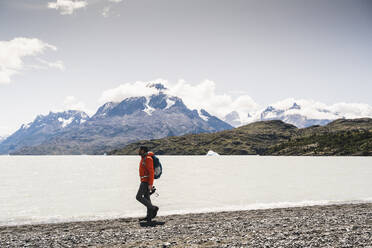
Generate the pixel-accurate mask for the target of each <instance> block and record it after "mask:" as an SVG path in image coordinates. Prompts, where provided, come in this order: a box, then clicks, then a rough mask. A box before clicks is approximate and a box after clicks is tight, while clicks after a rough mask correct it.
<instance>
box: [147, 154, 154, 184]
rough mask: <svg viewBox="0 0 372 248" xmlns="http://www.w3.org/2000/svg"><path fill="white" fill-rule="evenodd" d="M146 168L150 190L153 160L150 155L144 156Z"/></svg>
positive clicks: (152, 179) (152, 176) (152, 178)
mask: <svg viewBox="0 0 372 248" xmlns="http://www.w3.org/2000/svg"><path fill="white" fill-rule="evenodd" d="M146 169H147V171H148V172H149V191H151V190H152V185H153V183H154V161H153V160H152V158H151V157H147V158H146Z"/></svg>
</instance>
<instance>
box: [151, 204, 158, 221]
mask: <svg viewBox="0 0 372 248" xmlns="http://www.w3.org/2000/svg"><path fill="white" fill-rule="evenodd" d="M158 210H159V208H158V207H156V206H155V207H154V209H153V210H152V215H151V218H152V219H153V218H155V217H156V215H157V214H158Z"/></svg>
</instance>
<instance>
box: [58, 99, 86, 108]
mask: <svg viewBox="0 0 372 248" xmlns="http://www.w3.org/2000/svg"><path fill="white" fill-rule="evenodd" d="M63 106H64V108H65V109H66V110H82V111H84V110H85V103H84V102H82V101H78V100H77V99H76V97H74V96H67V97H66V98H65V100H64V101H63Z"/></svg>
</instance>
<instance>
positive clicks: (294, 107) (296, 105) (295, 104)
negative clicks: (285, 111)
mask: <svg viewBox="0 0 372 248" xmlns="http://www.w3.org/2000/svg"><path fill="white" fill-rule="evenodd" d="M289 109H301V106H300V105H298V104H297V103H293V105H292V107H290V108H289Z"/></svg>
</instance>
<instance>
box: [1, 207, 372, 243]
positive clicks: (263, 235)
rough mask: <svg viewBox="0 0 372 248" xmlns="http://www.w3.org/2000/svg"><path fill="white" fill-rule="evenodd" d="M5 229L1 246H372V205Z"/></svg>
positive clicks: (186, 215) (247, 211)
mask: <svg viewBox="0 0 372 248" xmlns="http://www.w3.org/2000/svg"><path fill="white" fill-rule="evenodd" d="M155 221H158V224H161V223H160V222H165V224H164V225H155V226H146V227H143V226H141V225H140V224H139V222H138V219H137V218H120V219H109V220H95V221H78V222H65V223H52V224H33V225H18V226H0V247H21V246H30V247H51V246H52V247H76V246H93V247H185V246H186V247H228V246H244V247H260V246H262V247H264V246H267V247H299V246H302V247H304V246H315V247H317V246H319V247H324V246H333V247H372V203H348V204H333V205H313V206H301V207H283V208H268V209H255V210H239V211H222V212H209V213H190V214H177V215H166V216H159V217H157V218H155Z"/></svg>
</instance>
